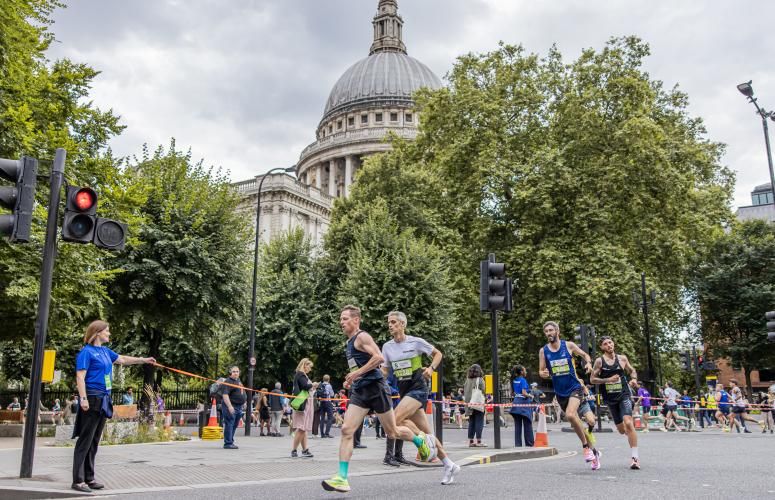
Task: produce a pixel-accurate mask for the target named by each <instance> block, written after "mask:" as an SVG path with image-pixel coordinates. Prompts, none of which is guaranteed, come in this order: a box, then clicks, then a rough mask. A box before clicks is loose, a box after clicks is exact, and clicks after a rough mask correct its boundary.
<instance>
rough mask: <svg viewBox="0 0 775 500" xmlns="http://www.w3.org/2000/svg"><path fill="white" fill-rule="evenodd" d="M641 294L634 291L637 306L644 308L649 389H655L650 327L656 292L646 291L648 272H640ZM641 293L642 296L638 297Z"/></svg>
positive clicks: (634, 300)
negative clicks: (650, 314)
mask: <svg viewBox="0 0 775 500" xmlns="http://www.w3.org/2000/svg"><path fill="white" fill-rule="evenodd" d="M640 286H641V289H640V294H638V292H633V302H634V303H635V307H637V308H639V309H641V308H642V309H643V333H644V334H645V337H646V363H647V365H648V374H647V382H648V383H649V390H650V391H652V394H653V391H654V360H653V358H652V356H651V331H650V329H649V303H651V304H653V303H654V302H655V294H654V292H653V291H652V292H651V294H650V295H649V294H648V293H647V292H646V273H641V274H640ZM638 295H640V297H638Z"/></svg>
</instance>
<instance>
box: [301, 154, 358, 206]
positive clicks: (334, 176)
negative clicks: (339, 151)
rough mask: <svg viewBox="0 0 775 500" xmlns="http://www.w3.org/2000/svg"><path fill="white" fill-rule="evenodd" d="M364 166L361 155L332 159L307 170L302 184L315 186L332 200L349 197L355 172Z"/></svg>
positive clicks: (302, 178) (303, 175) (302, 177)
mask: <svg viewBox="0 0 775 500" xmlns="http://www.w3.org/2000/svg"><path fill="white" fill-rule="evenodd" d="M362 164H363V161H362V159H361V157H360V156H359V155H345V156H343V157H336V158H332V159H330V160H325V161H322V162H320V163H318V164H317V165H312V166H310V167H309V168H307V169H306V171H305V172H304V174H302V176H301V179H300V180H301V182H302V184H306V185H308V186H314V187H316V188H317V189H319V190H320V191H321V192H323V193H326V194H327V195H329V196H331V197H332V198H338V197H347V196H349V195H350V187H351V186H352V184H353V179H354V178H355V172H356V171H357V170H358V169H359V168H360V167H361V165H362Z"/></svg>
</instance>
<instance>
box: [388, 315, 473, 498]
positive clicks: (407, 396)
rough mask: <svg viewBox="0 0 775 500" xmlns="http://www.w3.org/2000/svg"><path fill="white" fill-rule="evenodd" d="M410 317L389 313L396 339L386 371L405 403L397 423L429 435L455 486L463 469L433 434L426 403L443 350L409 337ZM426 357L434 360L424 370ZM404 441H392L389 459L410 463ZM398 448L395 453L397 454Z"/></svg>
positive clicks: (398, 411)
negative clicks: (405, 457) (407, 318)
mask: <svg viewBox="0 0 775 500" xmlns="http://www.w3.org/2000/svg"><path fill="white" fill-rule="evenodd" d="M406 323H407V321H406V315H405V314H404V313H402V312H401V311H392V312H390V314H388V330H389V331H390V335H391V336H392V337H393V338H392V340H388V341H387V342H386V343H385V345H383V346H382V357H383V358H384V360H385V361H384V364H383V365H382V372H383V373H384V374H385V375H389V374H390V373H392V374H393V375H394V376H395V377H396V379H397V380H398V394H399V395H400V396H401V401H400V402H399V403H398V406H397V407H396V409H395V412H396V423H397V424H399V425H404V426H407V427H409V428H410V429H411V430H412V431H413V432H415V427H416V429H417V430H419V432H420V433H425V435H427V436H428V437H429V438H430V439H431V440H432V442H433V443H434V444H435V445H436V452H437V454H438V456H439V458H440V459H441V461H442V463H443V464H444V477H443V479H442V480H441V484H452V482H453V481H454V480H455V474H457V473H458V472H460V466H459V465H457V464H456V463H454V462H453V461H452V460H451V459H450V458H449V456H448V455H447V453H446V452H445V451H444V448H443V447H442V445H441V442H440V441H439V440H438V439H436V437H435V436H433V435H432V434H431V428H430V425H428V418H427V417H426V416H425V411H424V408H425V404H426V403H427V402H428V391H429V388H428V381H429V380H430V379H431V377H432V375H433V372H434V371H435V370H436V368H438V366H439V364H440V363H441V358H442V356H443V355H442V354H441V351H439V350H438V349H436V348H435V347H433V346H432V345H431V344H429V343H428V342H426V341H425V340H424V339H421V338H420V337H413V336H411V335H407V334H406ZM423 355H426V356H429V357H431V358H433V360H432V361H431V363H430V365H429V366H428V367H427V368H424V367H423ZM403 444H404V442H403V441H396V440H395V439H390V438H388V440H387V451H388V454H387V455H386V457H385V459H386V460H387V461H388V462H389V461H390V460H388V459H389V458H390V457H391V456H394V457H395V460H396V461H397V462H399V463H408V462H407V460H406V459H404V455H403V451H402V449H403ZM393 446H395V452H394V453H395V454H393Z"/></svg>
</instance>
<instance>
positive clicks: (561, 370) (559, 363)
mask: <svg viewBox="0 0 775 500" xmlns="http://www.w3.org/2000/svg"><path fill="white" fill-rule="evenodd" d="M549 364H550V365H551V367H552V375H554V376H556V377H562V376H565V375H570V365H569V364H568V359H567V358H562V359H553V360H552V361H551V362H550V363H549Z"/></svg>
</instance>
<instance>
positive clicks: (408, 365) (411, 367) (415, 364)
mask: <svg viewBox="0 0 775 500" xmlns="http://www.w3.org/2000/svg"><path fill="white" fill-rule="evenodd" d="M390 365H391V366H392V367H393V374H394V375H395V376H396V378H397V379H398V380H409V379H411V378H412V374H413V373H414V371H415V370H417V369H419V368H422V359H421V358H420V356H414V357H413V358H409V359H399V360H397V361H393V362H391V363H390Z"/></svg>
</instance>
